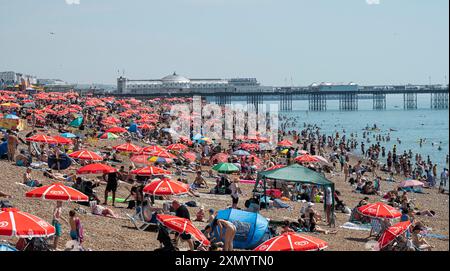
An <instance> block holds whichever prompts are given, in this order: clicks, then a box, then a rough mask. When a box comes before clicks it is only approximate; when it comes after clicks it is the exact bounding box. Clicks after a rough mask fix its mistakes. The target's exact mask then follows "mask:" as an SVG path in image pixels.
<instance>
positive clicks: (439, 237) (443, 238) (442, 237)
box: [423, 233, 448, 240]
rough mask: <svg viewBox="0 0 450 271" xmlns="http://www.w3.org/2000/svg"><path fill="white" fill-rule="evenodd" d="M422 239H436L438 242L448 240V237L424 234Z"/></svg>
mask: <svg viewBox="0 0 450 271" xmlns="http://www.w3.org/2000/svg"><path fill="white" fill-rule="evenodd" d="M423 237H429V238H436V239H440V240H448V236H445V235H442V234H437V233H426V234H424V235H423Z"/></svg>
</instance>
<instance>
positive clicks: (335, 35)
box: [0, 0, 449, 85]
mask: <svg viewBox="0 0 450 271" xmlns="http://www.w3.org/2000/svg"><path fill="white" fill-rule="evenodd" d="M448 10H449V1H448V0H308V1H306V0H304V1H301V0H39V1H36V0H0V71H4V70H14V71H18V72H25V73H30V74H35V75H37V76H38V77H39V78H60V79H63V80H66V81H69V82H81V83H91V82H102V83H115V82H116V77H117V70H119V69H120V71H121V72H122V70H123V69H124V70H125V75H126V76H127V77H129V78H133V79H150V78H152V79H154V78H161V77H163V76H165V75H167V74H169V73H172V72H173V71H177V73H179V74H182V75H185V76H186V77H190V78H198V77H201V78H210V77H212V78H229V77H256V78H258V80H259V81H260V82H262V83H263V84H266V85H285V84H287V85H290V84H291V77H292V82H293V83H294V84H295V85H308V84H310V83H312V82H322V81H328V82H350V81H354V82H357V83H359V84H382V83H393V84H397V83H406V82H412V83H428V78H429V76H431V80H432V82H435V83H436V82H439V83H443V82H444V78H445V76H447V77H448V73H449V69H448V67H449V13H448V12H449V11H448ZM50 32H54V33H55V35H51V34H50Z"/></svg>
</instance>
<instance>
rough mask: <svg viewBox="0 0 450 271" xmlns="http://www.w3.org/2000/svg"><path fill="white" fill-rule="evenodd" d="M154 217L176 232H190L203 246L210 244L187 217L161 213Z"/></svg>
mask: <svg viewBox="0 0 450 271" xmlns="http://www.w3.org/2000/svg"><path fill="white" fill-rule="evenodd" d="M156 219H158V221H159V222H161V223H162V224H163V225H164V226H166V227H167V228H169V229H171V230H173V231H176V232H178V233H185V234H190V235H191V236H192V237H193V238H194V239H195V240H197V241H199V242H200V243H201V244H202V245H203V246H209V245H210V242H209V240H208V238H206V236H205V235H204V234H203V233H202V232H201V231H200V230H199V229H197V228H196V227H195V226H194V224H192V222H191V221H190V220H189V219H186V218H181V217H178V216H173V215H163V214H159V215H157V216H156Z"/></svg>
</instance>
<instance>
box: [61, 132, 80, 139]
mask: <svg viewBox="0 0 450 271" xmlns="http://www.w3.org/2000/svg"><path fill="white" fill-rule="evenodd" d="M61 136H62V137H65V138H76V137H77V136H76V135H74V134H72V133H62V134H61Z"/></svg>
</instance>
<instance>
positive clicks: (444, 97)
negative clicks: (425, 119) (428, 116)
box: [431, 93, 448, 109]
mask: <svg viewBox="0 0 450 271" xmlns="http://www.w3.org/2000/svg"><path fill="white" fill-rule="evenodd" d="M431 109H448V93H431Z"/></svg>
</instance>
